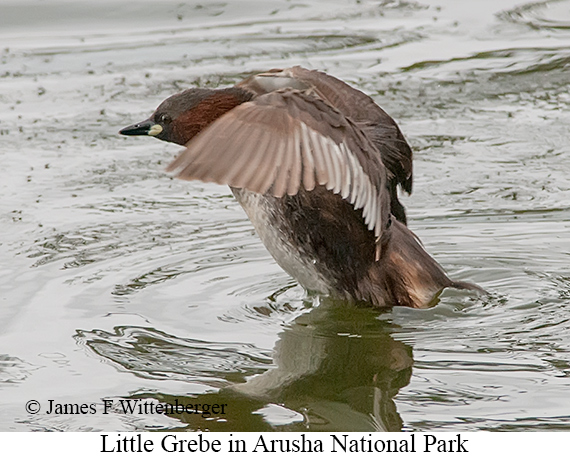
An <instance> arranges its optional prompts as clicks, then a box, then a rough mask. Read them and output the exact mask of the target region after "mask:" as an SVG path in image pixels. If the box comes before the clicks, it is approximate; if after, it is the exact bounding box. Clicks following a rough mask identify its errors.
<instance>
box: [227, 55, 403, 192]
mask: <svg viewBox="0 0 570 457" xmlns="http://www.w3.org/2000/svg"><path fill="white" fill-rule="evenodd" d="M238 86H240V87H244V88H245V89H247V90H249V91H251V92H253V93H255V94H257V95H260V94H263V93H267V92H271V91H273V90H276V89H278V88H283V87H292V88H295V89H300V90H303V89H308V88H312V89H313V90H315V92H316V93H317V94H318V96H319V97H321V98H322V99H323V100H325V101H326V102H327V103H328V104H330V105H331V106H333V107H335V108H336V109H337V110H339V111H340V112H341V113H342V114H344V116H346V117H347V118H349V119H351V120H352V121H353V122H355V123H356V124H357V125H358V127H360V128H361V129H362V130H363V131H364V132H365V133H366V134H367V135H368V136H369V138H370V139H371V140H372V141H373V143H374V145H375V146H376V148H377V149H378V151H379V152H380V154H381V156H382V161H383V162H384V165H385V166H386V168H387V169H388V172H389V173H390V174H391V175H393V177H394V179H395V180H396V182H397V183H398V184H399V185H400V186H402V189H403V190H405V191H406V192H407V193H411V191H412V182H413V157H412V155H413V154H412V150H411V148H410V146H409V145H408V143H407V141H406V139H405V138H404V135H403V134H402V132H401V131H400V129H399V128H398V125H397V124H396V122H395V121H394V119H392V118H391V117H390V116H389V115H388V114H387V113H386V112H385V111H384V110H383V109H382V108H380V107H379V106H378V105H377V104H376V103H375V102H374V100H373V99H372V98H371V97H369V96H368V95H366V94H365V93H363V92H361V91H360V90H358V89H355V88H353V87H351V86H349V85H348V84H346V83H345V82H344V81H341V80H340V79H337V78H335V77H334V76H331V75H328V74H326V73H323V72H321V71H317V70H307V69H306V68H303V67H299V66H296V67H292V68H286V69H283V70H278V69H274V70H270V71H268V72H265V73H261V74H258V75H254V76H251V77H249V78H247V79H246V80H244V81H242V82H241V83H239V84H238Z"/></svg>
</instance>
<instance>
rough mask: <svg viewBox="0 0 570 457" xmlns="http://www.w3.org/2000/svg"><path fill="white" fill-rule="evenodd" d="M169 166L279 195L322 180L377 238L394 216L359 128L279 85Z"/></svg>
mask: <svg viewBox="0 0 570 457" xmlns="http://www.w3.org/2000/svg"><path fill="white" fill-rule="evenodd" d="M186 146H187V149H186V150H184V151H183V152H182V153H181V154H180V156H178V158H176V159H175V160H174V162H172V163H171V164H170V165H169V167H168V170H169V171H173V170H178V171H179V174H178V177H179V178H181V179H187V180H192V179H198V180H201V181H207V182H216V183H218V184H227V185H230V186H232V187H238V188H245V189H248V190H250V191H253V192H258V193H261V194H265V193H269V194H271V195H273V196H275V197H283V196H284V195H285V194H288V195H295V194H296V193H297V192H298V191H299V189H300V188H301V187H303V188H304V189H306V190H309V191H310V190H312V189H314V188H315V186H317V185H322V186H325V187H326V188H327V189H328V190H330V191H332V192H334V193H336V194H339V195H341V196H342V197H343V198H344V199H346V200H347V201H349V202H350V203H351V204H352V205H353V206H354V207H355V208H356V209H360V208H362V210H363V217H364V220H365V222H366V224H367V226H368V228H369V229H370V230H371V231H373V232H374V233H375V235H376V236H377V237H379V236H380V235H381V233H382V230H383V228H384V227H385V223H386V222H387V218H388V217H389V213H390V209H389V205H390V201H389V199H390V197H389V194H388V191H387V189H386V170H385V168H384V165H383V163H382V161H381V160H380V157H379V155H378V151H377V150H376V149H375V147H374V145H373V144H372V142H371V141H370V140H369V139H368V137H367V136H366V135H364V134H363V133H362V132H361V131H360V129H359V128H358V127H357V126H356V125H355V124H354V123H353V122H352V121H350V120H349V119H347V118H346V117H345V116H344V115H343V114H341V113H340V112H339V111H337V110H336V109H334V108H332V107H331V106H330V105H328V104H327V103H325V102H324V101H322V100H321V99H319V98H316V97H313V96H311V95H310V94H307V93H304V92H301V91H299V90H295V89H282V90H277V91H274V92H271V93H268V94H266V95H261V96H259V97H257V98H255V99H254V100H253V101H251V102H246V103H243V104H241V105H239V106H237V107H236V108H234V109H232V110H231V111H229V112H227V113H226V114H224V115H223V116H221V117H220V118H219V119H217V120H216V121H214V122H213V123H212V124H211V125H210V126H208V127H207V128H206V129H205V130H204V131H203V132H201V133H200V134H199V135H197V136H196V137H195V138H194V139H193V140H191V141H190V142H189V143H188V144H187V145H186Z"/></svg>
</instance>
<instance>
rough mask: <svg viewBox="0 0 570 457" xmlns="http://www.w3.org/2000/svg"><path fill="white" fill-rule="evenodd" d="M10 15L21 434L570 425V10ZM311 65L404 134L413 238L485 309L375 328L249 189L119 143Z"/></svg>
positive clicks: (3, 311)
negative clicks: (243, 86) (190, 105)
mask: <svg viewBox="0 0 570 457" xmlns="http://www.w3.org/2000/svg"><path fill="white" fill-rule="evenodd" d="M0 7H1V9H2V14H1V16H0V106H1V109H0V157H1V159H2V164H3V166H2V168H1V169H0V193H1V195H2V198H1V200H0V233H1V234H2V237H1V239H0V271H1V274H0V402H1V403H2V406H3V407H2V410H1V411H0V430H2V431H9V430H68V431H80V430H108V431H113V430H114V431H126V430H180V429H189V430H206V429H208V430H219V431H223V430H235V431H238V430H250V431H253V430H313V431H317V430H342V431H344V430H346V431H348V430H361V431H366V430H441V431H444V430H449V431H451V430H453V431H456V430H459V431H474V430H557V429H558V430H560V429H565V430H568V429H569V428H570V413H569V408H568V404H567V401H566V400H565V399H566V398H567V396H568V392H569V388H570V352H569V351H570V343H569V341H570V324H569V322H570V270H569V267H568V265H569V263H570V240H569V228H570V207H569V204H568V202H569V201H570V186H569V184H568V175H569V174H570V160H569V157H570V141H569V138H570V133H569V129H568V126H569V125H570V110H569V108H570V94H569V92H568V87H569V84H570V1H546V2H532V3H530V2H529V3H526V4H525V3H524V2H522V1H511V0H495V1H493V2H491V1H477V2H471V1H467V0H463V1H457V0H455V1H452V0H440V1H436V0H426V1H420V2H413V1H412V2H407V1H367V0H362V1H358V2H345V1H340V0H335V1H330V0H327V1H324V0H323V1H305V2H303V1H300V2H294V1H273V0H272V1H262V0H257V1H254V0H252V1H237V0H230V1H226V2H215V3H214V2H191V3H182V2H179V1H177V2H168V1H165V2H151V1H144V0H137V1H131V0H120V1H115V2H97V3H94V2H87V1H71V0H61V1H56V0H50V1H39V0H24V1H18V2H16V1H6V0H0ZM297 64H300V65H303V66H306V67H310V68H317V69H321V70H325V71H327V72H330V73H332V74H334V75H335V76H338V77H340V78H342V79H344V80H346V81H347V82H349V83H351V84H353V85H354V86H356V87H358V88H360V89H362V90H364V91H365V92H367V93H369V94H370V95H372V96H373V97H374V98H375V100H376V101H377V102H378V103H379V104H380V105H381V106H383V107H384V108H385V109H386V110H387V111H388V112H389V113H390V114H391V115H392V116H393V117H394V118H395V119H396V120H397V121H398V123H399V124H400V126H401V127H402V130H403V132H404V134H405V135H406V137H407V138H408V140H409V142H410V144H411V145H412V147H413V149H414V153H415V162H414V166H415V169H414V172H415V183H414V193H413V194H412V196H411V197H405V198H404V199H403V202H404V204H405V205H406V207H407V208H408V215H409V225H410V227H411V228H412V229H413V230H414V231H415V233H417V234H418V236H419V237H420V238H421V239H422V241H423V242H424V244H425V246H426V248H427V249H428V251H429V252H430V253H431V254H432V255H433V256H434V257H435V258H436V259H437V260H438V261H439V262H440V263H441V264H442V265H443V266H444V267H445V269H446V270H447V271H448V272H449V273H450V275H451V276H452V277H453V278H456V279H461V280H469V281H473V282H476V283H478V284H479V285H481V286H482V287H484V288H485V289H486V290H488V291H489V292H490V296H489V297H487V298H477V297H474V296H471V295H466V294H463V293H459V292H458V291H445V292H444V293H443V294H442V296H441V299H440V303H439V304H438V305H437V306H435V307H434V308H432V309H429V310H411V309H402V308H398V309H394V310H392V311H389V312H383V313H380V312H377V311H373V310H369V309H357V308H354V307H350V306H347V305H346V304H344V303H337V302H331V301H329V300H327V299H324V298H317V297H311V296H307V295H306V293H305V292H304V291H303V289H302V288H300V287H299V286H298V285H297V284H296V283H295V282H294V280H292V279H291V278H290V277H288V276H287V274H285V273H284V272H283V271H281V269H280V268H279V267H278V266H276V264H275V263H274V262H273V260H272V259H271V257H270V256H269V254H268V253H267V252H266V251H265V249H264V247H263V245H262V244H261V242H260V241H259V240H258V238H257V237H256V235H255V233H254V232H253V228H252V227H251V225H250V223H249V221H248V220H247V218H246V216H245V214H244V213H243V211H242V210H241V208H240V207H239V205H238V204H237V203H236V202H235V201H234V199H233V197H232V196H231V194H230V192H229V190H228V189H226V188H224V187H219V186H215V185H210V184H202V183H197V182H190V183H188V182H179V181H175V180H173V179H171V177H169V176H168V175H167V174H166V173H164V171H163V170H164V167H165V165H166V164H167V163H168V162H169V161H170V160H171V159H172V158H173V157H174V156H175V155H176V154H177V152H178V150H179V148H178V147H176V146H173V145H168V144H164V143H160V142H158V141H154V140H152V139H148V138H125V137H120V136H119V135H118V134H117V131H118V130H119V129H120V128H121V127H124V126H125V125H128V124H131V123H133V122H136V121H139V120H141V119H143V118H145V117H147V116H148V115H149V114H150V113H151V112H152V111H153V110H154V108H155V107H156V106H157V105H158V103H159V102H160V101H162V100H163V99H164V98H166V97H167V96H169V95H171V94H172V93H174V92H177V91H180V90H182V89H185V88H189V87H194V86H197V85H198V86H207V87H217V86H219V85H228V84H232V83H234V82H236V81H238V80H240V79H242V78H243V77H244V76H246V75H248V74H249V73H251V72H256V71H263V70H266V69H269V68H274V67H287V66H291V65H297ZM32 399H33V400H38V401H39V402H40V404H41V407H42V409H41V411H40V413H38V414H29V413H27V412H26V410H25V407H24V406H25V404H26V402H27V401H29V400H32ZM103 399H107V400H114V401H115V402H117V401H118V400H119V399H142V400H152V401H167V402H169V403H174V402H175V401H178V402H180V403H185V404H187V403H191V404H196V403H201V404H216V403H218V404H223V403H225V404H227V405H228V406H227V411H226V413H225V414H224V415H218V416H217V417H214V416H212V417H202V416H200V415H195V414H194V415H193V414H181V415H176V414H175V415H172V416H165V415H149V414H124V413H122V412H121V411H119V410H113V412H112V413H111V414H108V415H103V414H102V413H101V412H102V410H103ZM49 400H54V401H55V402H59V403H75V404H82V403H86V404H91V403H94V404H96V405H97V411H98V412H97V414H85V415H54V414H47V410H48V405H49Z"/></svg>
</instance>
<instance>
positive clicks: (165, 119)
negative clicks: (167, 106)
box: [157, 114, 172, 124]
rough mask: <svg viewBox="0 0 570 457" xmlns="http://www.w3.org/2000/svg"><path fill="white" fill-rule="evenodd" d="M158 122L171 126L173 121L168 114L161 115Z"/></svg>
mask: <svg viewBox="0 0 570 457" xmlns="http://www.w3.org/2000/svg"><path fill="white" fill-rule="evenodd" d="M157 121H158V123H159V124H170V123H171V122H172V119H171V118H170V116H169V115H168V114H161V115H159V116H158V119H157Z"/></svg>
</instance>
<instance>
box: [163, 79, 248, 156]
mask: <svg viewBox="0 0 570 457" xmlns="http://www.w3.org/2000/svg"><path fill="white" fill-rule="evenodd" d="M252 97H253V95H252V94H251V93H250V92H247V91H245V90H243V89H240V88H237V87H230V88H228V89H221V90H212V91H210V93H208V94H206V96H205V97H204V98H202V100H200V101H199V102H198V103H197V104H196V105H195V106H194V107H193V108H192V109H191V110H189V111H186V112H184V113H182V114H181V115H180V116H178V117H177V118H176V119H175V120H173V122H172V124H173V125H172V133H171V138H170V139H169V141H171V142H173V143H177V144H180V145H185V144H186V143H188V141H190V140H191V139H192V138H193V137H194V136H196V135H197V134H198V133H200V132H201V131H202V130H203V129H204V128H206V127H207V126H208V125H210V124H211V123H212V122H214V121H215V120H216V119H218V118H219V117H220V116H222V115H223V114H225V113H227V112H228V111H230V110H231V109H233V108H235V107H236V106H238V105H240V104H242V103H244V102H247V101H249V100H251V99H252Z"/></svg>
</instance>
